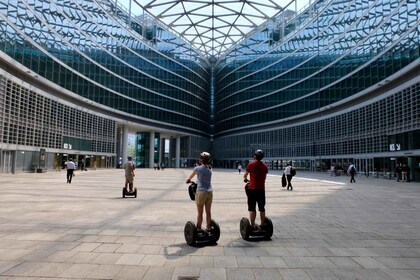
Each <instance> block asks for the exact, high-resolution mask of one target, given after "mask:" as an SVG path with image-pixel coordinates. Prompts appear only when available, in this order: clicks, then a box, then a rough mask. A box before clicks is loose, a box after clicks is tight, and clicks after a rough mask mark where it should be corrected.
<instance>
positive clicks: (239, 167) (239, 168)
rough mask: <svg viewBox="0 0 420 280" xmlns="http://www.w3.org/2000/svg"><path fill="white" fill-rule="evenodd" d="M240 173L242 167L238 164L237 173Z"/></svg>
mask: <svg viewBox="0 0 420 280" xmlns="http://www.w3.org/2000/svg"><path fill="white" fill-rule="evenodd" d="M241 171H242V165H241V164H240V163H238V172H239V174H241Z"/></svg>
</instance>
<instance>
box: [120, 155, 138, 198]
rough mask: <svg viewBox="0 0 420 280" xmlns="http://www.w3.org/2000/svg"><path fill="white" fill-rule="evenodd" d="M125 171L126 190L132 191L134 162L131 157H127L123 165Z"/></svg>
mask: <svg viewBox="0 0 420 280" xmlns="http://www.w3.org/2000/svg"><path fill="white" fill-rule="evenodd" d="M123 168H124V171H125V188H126V189H127V192H130V193H131V192H133V191H134V176H135V175H134V162H133V158H132V157H130V156H129V157H127V162H126V163H125V164H124V166H123Z"/></svg>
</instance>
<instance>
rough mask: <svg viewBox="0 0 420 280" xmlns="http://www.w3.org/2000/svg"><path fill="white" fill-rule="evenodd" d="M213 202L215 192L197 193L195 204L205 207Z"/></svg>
mask: <svg viewBox="0 0 420 280" xmlns="http://www.w3.org/2000/svg"><path fill="white" fill-rule="evenodd" d="M212 202H213V192H196V193H195V204H197V205H204V204H206V203H212Z"/></svg>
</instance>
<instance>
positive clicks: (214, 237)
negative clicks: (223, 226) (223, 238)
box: [210, 220, 220, 243]
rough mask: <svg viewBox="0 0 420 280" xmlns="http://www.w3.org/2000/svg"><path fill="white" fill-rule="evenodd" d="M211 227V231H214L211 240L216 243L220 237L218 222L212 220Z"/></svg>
mask: <svg viewBox="0 0 420 280" xmlns="http://www.w3.org/2000/svg"><path fill="white" fill-rule="evenodd" d="M210 228H211V233H212V237H211V241H212V242H214V243H216V242H217V241H218V240H219V238H220V227H219V224H218V223H216V222H215V221H214V220H211V223H210Z"/></svg>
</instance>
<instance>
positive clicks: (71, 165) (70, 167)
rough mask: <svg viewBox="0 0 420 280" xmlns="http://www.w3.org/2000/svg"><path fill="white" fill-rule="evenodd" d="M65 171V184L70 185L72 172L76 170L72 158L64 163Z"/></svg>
mask: <svg viewBox="0 0 420 280" xmlns="http://www.w3.org/2000/svg"><path fill="white" fill-rule="evenodd" d="M66 169H67V174H66V177H67V184H71V180H72V179H73V175H74V170H75V169H76V165H75V163H74V161H73V159H72V158H69V160H68V161H67V162H66Z"/></svg>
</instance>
